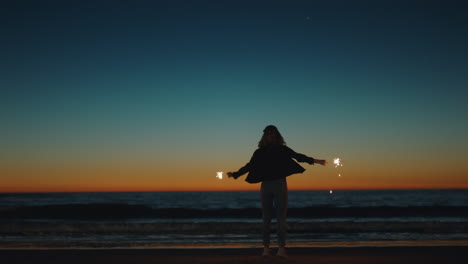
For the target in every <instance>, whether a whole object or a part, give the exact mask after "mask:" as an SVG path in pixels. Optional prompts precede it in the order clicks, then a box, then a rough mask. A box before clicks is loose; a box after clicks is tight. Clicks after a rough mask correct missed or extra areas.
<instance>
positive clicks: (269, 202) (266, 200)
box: [227, 125, 328, 257]
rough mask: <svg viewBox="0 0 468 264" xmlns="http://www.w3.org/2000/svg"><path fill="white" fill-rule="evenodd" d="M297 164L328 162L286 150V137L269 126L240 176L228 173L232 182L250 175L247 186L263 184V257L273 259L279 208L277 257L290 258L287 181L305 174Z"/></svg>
mask: <svg viewBox="0 0 468 264" xmlns="http://www.w3.org/2000/svg"><path fill="white" fill-rule="evenodd" d="M293 159H295V160H296V161H298V162H306V163H309V164H311V165H313V164H315V163H318V164H321V165H327V164H328V162H327V161H326V160H317V159H314V158H311V157H307V156H306V155H303V154H299V153H296V152H294V151H293V150H292V149H290V148H288V147H287V146H286V143H285V142H284V139H283V137H282V136H281V134H280V132H279V131H278V129H277V128H276V127H275V126H272V125H269V126H267V127H266V128H265V129H264V130H263V136H262V138H261V140H260V142H259V143H258V149H257V150H256V151H255V152H254V153H253V155H252V158H251V159H250V161H249V162H248V163H247V164H246V165H245V166H244V167H242V168H240V169H239V170H238V171H237V172H228V173H227V175H228V177H230V178H234V179H237V178H239V177H240V176H241V175H243V174H245V173H247V172H249V174H248V176H247V178H246V179H245V181H247V182H248V183H259V182H261V183H262V184H261V189H260V193H261V202H262V219H263V225H262V232H263V247H264V248H263V256H268V255H270V223H271V218H272V216H273V208H274V207H276V217H277V225H278V227H277V235H278V246H279V249H278V253H277V255H278V256H281V257H287V254H286V250H285V248H284V247H285V246H286V229H287V225H286V214H287V208H288V187H287V183H286V177H287V176H290V175H292V174H295V173H302V172H304V171H305V169H304V168H303V167H301V166H300V165H299V164H298V163H297V162H295V161H294V160H293Z"/></svg>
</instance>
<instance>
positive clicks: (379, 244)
mask: <svg viewBox="0 0 468 264" xmlns="http://www.w3.org/2000/svg"><path fill="white" fill-rule="evenodd" d="M275 247H276V246H275V244H272V248H275ZM363 247H367V248H388V247H392V248H404V247H420V248H423V247H467V248H468V240H419V241H409V240H401V241H383V240H381V241H338V242H337V241H331V242H323V241H320V242H288V245H287V248H290V249H291V248H303V249H305V248H363ZM260 248H261V245H260V243H244V242H237V243H236V242H232V243H158V244H151V245H150V244H147V245H133V246H132V245H126V246H125V245H120V246H119V245H116V246H102V247H101V246H93V247H91V246H79V245H61V246H60V245H53V244H45V245H42V246H37V245H24V244H23V245H18V244H16V245H15V244H10V245H8V244H7V243H5V244H4V245H2V244H0V251H8V250H44V251H47V250H96V251H99V250H153V249H154V250H178V249H180V250H185V249H194V250H197V249H200V250H204V249H260Z"/></svg>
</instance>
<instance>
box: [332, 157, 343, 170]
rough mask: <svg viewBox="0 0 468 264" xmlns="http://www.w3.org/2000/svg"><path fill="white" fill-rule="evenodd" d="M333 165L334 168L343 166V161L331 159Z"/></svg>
mask: <svg viewBox="0 0 468 264" xmlns="http://www.w3.org/2000/svg"><path fill="white" fill-rule="evenodd" d="M333 164H335V168H336V167H338V166H343V160H342V159H340V158H336V159H333Z"/></svg>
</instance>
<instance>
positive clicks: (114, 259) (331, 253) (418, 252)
mask: <svg viewBox="0 0 468 264" xmlns="http://www.w3.org/2000/svg"><path fill="white" fill-rule="evenodd" d="M261 251H262V249H261V248H203V249H200V248H197V249H193V248H185V249H181V248H177V249H162V248H160V249H39V250H38V249H36V250H31V249H16V250H15V249H7V250H0V259H1V260H2V263H18V264H19V263H28V264H39V263H49V264H54V263H57V264H58V263H60V264H62V263H68V264H74V263H80V264H81V263H85V264H102V263H105V264H127V263H128V264H130V263H132V264H135V263H174V264H185V263H186V264H198V263H200V264H201V263H204V264H205V263H208V264H210V263H223V264H231V263H269V264H271V263H299V264H302V263H304V264H305V263H307V264H309V263H348V264H352V263H356V264H357V263H359V264H363V263H372V264H377V263H389V264H390V263H392V264H395V263H399V264H402V263H403V264H404V263H408V264H409V263H411V264H416V263H424V264H428V263H444V264H447V263H468V247H467V246H397V247H300V248H294V247H293V248H288V254H289V257H288V258H287V259H284V258H280V257H277V256H270V257H262V256H260V253H261ZM274 251H275V250H274Z"/></svg>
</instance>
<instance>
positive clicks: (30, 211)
mask: <svg viewBox="0 0 468 264" xmlns="http://www.w3.org/2000/svg"><path fill="white" fill-rule="evenodd" d="M288 205H289V206H288V226H289V231H288V243H290V244H294V245H308V244H314V243H327V244H328V245H330V244H332V245H333V244H343V243H350V242H357V243H359V242H369V243H370V242H380V243H388V244H392V243H394V242H395V243H396V242H398V241H400V242H401V241H407V242H415V243H417V242H422V241H424V242H428V241H429V242H448V243H450V242H453V243H457V242H461V241H468V190H466V189H462V190H371V191H370V190H366V191H354V190H353V191H340V190H336V191H334V192H333V193H332V194H331V193H330V192H329V191H289V202H288ZM274 222H275V220H273V225H272V241H273V242H274V241H275V232H274V231H275V224H274ZM260 230H261V210H260V195H259V192H258V191H245V192H243V191H239V192H133V193H131V192H129V193H3V194H0V248H115V247H124V248H140V247H197V246H216V245H217V246H223V245H230V246H232V245H243V246H245V245H247V246H248V245H260V243H261V231H260Z"/></svg>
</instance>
